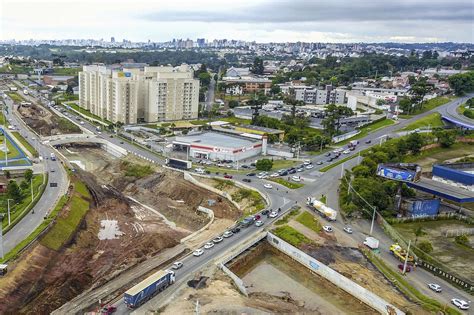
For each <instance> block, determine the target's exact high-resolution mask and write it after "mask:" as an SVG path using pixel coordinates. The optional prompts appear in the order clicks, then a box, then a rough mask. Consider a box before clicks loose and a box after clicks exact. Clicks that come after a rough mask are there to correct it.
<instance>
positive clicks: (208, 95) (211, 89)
mask: <svg viewBox="0 0 474 315" xmlns="http://www.w3.org/2000/svg"><path fill="white" fill-rule="evenodd" d="M215 89H216V80H214V78H213V77H211V83H210V84H209V88H208V89H207V93H206V110H207V111H211V109H212V104H214V93H215Z"/></svg>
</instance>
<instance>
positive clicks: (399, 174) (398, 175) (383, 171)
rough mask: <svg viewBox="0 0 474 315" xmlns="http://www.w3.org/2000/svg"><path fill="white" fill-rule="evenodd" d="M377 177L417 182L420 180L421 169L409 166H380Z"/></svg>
mask: <svg viewBox="0 0 474 315" xmlns="http://www.w3.org/2000/svg"><path fill="white" fill-rule="evenodd" d="M377 175H378V176H381V177H384V178H388V179H392V180H397V181H401V182H415V181H418V180H419V179H420V176H421V168H420V167H419V166H417V165H407V164H379V165H378V167H377Z"/></svg>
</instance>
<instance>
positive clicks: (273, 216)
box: [269, 211, 278, 218]
mask: <svg viewBox="0 0 474 315" xmlns="http://www.w3.org/2000/svg"><path fill="white" fill-rule="evenodd" d="M277 216H278V212H275V211H272V212H270V214H269V217H270V218H276V217H277Z"/></svg>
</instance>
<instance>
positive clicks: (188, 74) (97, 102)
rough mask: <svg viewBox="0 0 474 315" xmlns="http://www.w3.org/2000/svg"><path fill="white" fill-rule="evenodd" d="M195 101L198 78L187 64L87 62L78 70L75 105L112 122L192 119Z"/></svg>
mask: <svg viewBox="0 0 474 315" xmlns="http://www.w3.org/2000/svg"><path fill="white" fill-rule="evenodd" d="M198 103H199V80H197V79H194V77H193V71H192V70H191V68H190V67H189V66H187V65H182V66H179V67H148V66H146V65H144V64H123V65H120V66H111V67H108V66H102V65H91V66H84V67H83V71H82V72H80V73H79V105H80V106H81V107H82V108H84V109H87V110H89V111H90V112H91V113H92V114H94V115H97V116H99V117H101V118H105V119H107V120H109V121H112V122H122V123H124V124H135V123H139V122H157V121H171V120H182V119H196V118H197V117H198Z"/></svg>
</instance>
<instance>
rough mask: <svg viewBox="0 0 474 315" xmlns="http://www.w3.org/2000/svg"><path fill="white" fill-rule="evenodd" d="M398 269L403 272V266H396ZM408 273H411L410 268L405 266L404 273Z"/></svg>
mask: <svg viewBox="0 0 474 315" xmlns="http://www.w3.org/2000/svg"><path fill="white" fill-rule="evenodd" d="M398 269H400V270H401V271H403V264H400V265H398ZM410 271H411V267H410V266H408V265H407V267H406V268H405V272H410Z"/></svg>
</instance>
